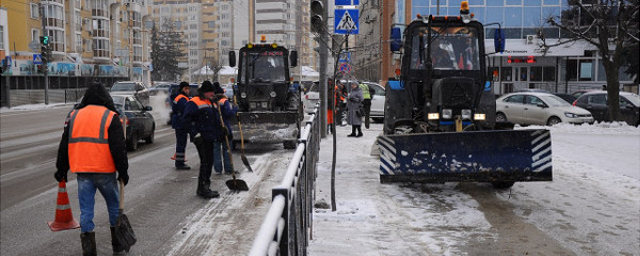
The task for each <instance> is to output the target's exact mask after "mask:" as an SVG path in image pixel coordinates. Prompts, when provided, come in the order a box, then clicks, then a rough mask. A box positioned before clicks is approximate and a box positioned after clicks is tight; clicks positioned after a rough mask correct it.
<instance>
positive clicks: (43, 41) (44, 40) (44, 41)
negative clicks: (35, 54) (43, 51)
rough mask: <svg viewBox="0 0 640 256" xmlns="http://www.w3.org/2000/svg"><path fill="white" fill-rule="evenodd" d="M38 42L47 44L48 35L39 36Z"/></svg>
mask: <svg viewBox="0 0 640 256" xmlns="http://www.w3.org/2000/svg"><path fill="white" fill-rule="evenodd" d="M40 44H42V45H49V37H48V36H41V37H40Z"/></svg>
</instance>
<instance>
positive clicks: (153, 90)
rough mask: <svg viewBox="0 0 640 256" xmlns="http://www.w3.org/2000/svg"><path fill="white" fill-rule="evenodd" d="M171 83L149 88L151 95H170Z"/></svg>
mask: <svg viewBox="0 0 640 256" xmlns="http://www.w3.org/2000/svg"><path fill="white" fill-rule="evenodd" d="M169 86H171V83H158V84H157V85H156V86H154V87H151V88H149V95H151V96H153V95H158V93H168V90H169Z"/></svg>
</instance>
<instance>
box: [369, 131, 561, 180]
mask: <svg viewBox="0 0 640 256" xmlns="http://www.w3.org/2000/svg"><path fill="white" fill-rule="evenodd" d="M377 143H378V146H379V148H380V162H381V163H380V182H382V183H389V182H418V183H441V182H462V181H474V182H515V181H551V180H552V166H551V133H550V132H549V131H548V130H543V129H539V130H500V131H496V130H492V131H473V132H447V133H431V134H404V135H383V136H379V137H378V141H377Z"/></svg>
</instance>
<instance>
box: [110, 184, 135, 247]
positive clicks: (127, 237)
mask: <svg viewBox="0 0 640 256" xmlns="http://www.w3.org/2000/svg"><path fill="white" fill-rule="evenodd" d="M115 238H116V240H118V243H120V245H121V246H122V248H124V250H125V251H126V252H129V249H131V246H133V245H134V244H136V242H137V241H138V239H136V234H135V233H134V232H133V228H131V223H129V218H127V215H124V182H123V181H122V180H120V209H119V210H118V219H117V220H116V230H115Z"/></svg>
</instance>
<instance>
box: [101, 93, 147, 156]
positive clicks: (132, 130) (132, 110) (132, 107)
mask: <svg viewBox="0 0 640 256" xmlns="http://www.w3.org/2000/svg"><path fill="white" fill-rule="evenodd" d="M111 98H113V103H114V104H115V107H116V110H118V114H119V115H120V118H121V121H122V122H123V126H124V128H125V137H126V144H127V149H128V150H130V151H133V150H136V149H138V142H139V141H140V140H144V141H145V142H146V143H148V144H151V143H153V140H154V134H155V130H156V122H155V120H154V119H153V115H151V113H150V111H151V110H152V109H153V108H152V107H151V106H146V105H144V104H142V102H140V101H139V100H138V99H136V98H135V97H133V96H132V95H119V94H111Z"/></svg>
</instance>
